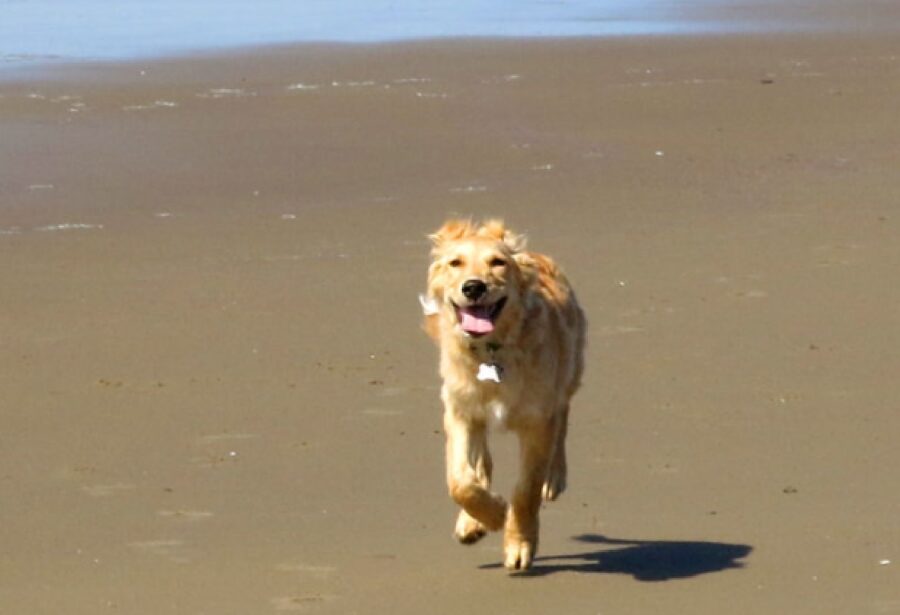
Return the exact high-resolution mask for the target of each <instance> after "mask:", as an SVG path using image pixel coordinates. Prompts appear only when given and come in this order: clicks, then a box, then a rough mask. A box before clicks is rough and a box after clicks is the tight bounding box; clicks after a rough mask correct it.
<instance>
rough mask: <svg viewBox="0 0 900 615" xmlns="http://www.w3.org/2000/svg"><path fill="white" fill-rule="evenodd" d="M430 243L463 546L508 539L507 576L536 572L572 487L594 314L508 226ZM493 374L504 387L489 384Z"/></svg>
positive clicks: (431, 315)
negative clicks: (496, 452) (506, 493)
mask: <svg viewBox="0 0 900 615" xmlns="http://www.w3.org/2000/svg"><path fill="white" fill-rule="evenodd" d="M430 238H431V240H432V243H433V249H432V253H431V255H432V263H431V266H430V267H429V269H428V291H427V301H426V303H425V304H423V305H426V316H425V330H426V331H427V332H428V334H429V335H430V336H431V337H432V338H433V339H434V340H435V341H436V342H437V343H438V345H439V346H440V372H441V376H442V377H443V381H444V382H443V387H442V390H441V398H442V400H443V402H444V429H445V432H446V436H447V484H448V487H449V490H450V496H451V497H452V498H453V499H454V500H455V501H456V503H457V504H459V505H460V507H461V508H462V510H461V511H460V513H459V518H458V519H457V523H456V529H455V535H456V537H457V539H459V541H460V542H463V543H466V544H469V543H473V542H475V541H476V540H478V539H479V538H481V537H482V536H484V535H485V533H486V532H487V531H494V530H500V529H501V528H502V529H503V530H504V538H503V550H504V565H505V566H506V567H507V568H509V569H512V570H518V569H525V568H528V567H529V566H530V565H531V562H532V560H533V558H534V556H535V553H536V551H537V544H538V511H539V509H540V505H541V500H542V499H544V500H554V499H556V497H557V496H559V494H560V493H561V492H562V491H563V490H564V489H565V487H566V453H565V438H566V429H567V423H568V414H569V400H570V399H571V397H572V395H573V394H574V393H575V391H576V390H577V389H578V386H579V384H580V379H581V373H582V369H583V350H584V344H585V329H586V322H585V318H584V314H583V313H582V311H581V308H580V307H579V306H578V303H577V302H576V300H575V294H574V293H573V291H572V289H571V287H570V286H569V282H568V280H566V277H565V276H564V275H563V274H562V272H561V271H560V270H559V268H558V267H557V266H556V264H555V263H554V262H553V260H551V259H550V258H549V257H547V256H544V255H542V254H537V253H535V252H527V251H525V249H524V248H525V241H524V238H523V237H521V236H519V235H516V234H514V233H512V232H510V231H508V230H507V229H506V228H505V227H504V225H503V223H502V222H499V221H496V220H491V221H488V222H485V223H484V224H481V225H477V224H474V223H472V222H471V221H467V220H451V221H448V222H447V223H445V224H444V225H443V226H442V227H441V228H440V229H439V230H438V231H437V232H436V233H434V234H433V235H431V236H430ZM467 283H468V285H467ZM478 292H481V293H482V294H480V295H479V296H477V297H475V294H476V293H478ZM467 293H468V294H467ZM470 295H472V296H470ZM498 312H499V313H498ZM464 322H465V324H463V323H464ZM464 329H465V330H464ZM467 331H469V332H467ZM471 331H476V333H472V332H471ZM485 365H487V366H488V367H489V373H490V370H492V369H496V370H497V371H496V373H498V374H500V377H499V380H500V382H495V381H494V379H491V378H487V379H479V377H478V374H479V370H480V369H482V368H484V366H485ZM490 366H494V367H490ZM498 423H499V424H500V426H501V427H504V428H508V429H510V430H512V431H514V432H515V433H516V434H517V435H518V437H519V441H520V447H521V454H520V468H519V473H520V474H519V479H518V482H517V483H516V486H515V488H514V491H513V494H512V498H511V501H510V503H509V504H507V502H506V501H505V500H504V499H503V498H502V497H501V496H499V495H497V494H495V493H493V492H491V490H490V481H491V469H492V464H491V456H490V452H489V451H488V447H487V432H488V429H489V427H490V426H491V425H492V424H498Z"/></svg>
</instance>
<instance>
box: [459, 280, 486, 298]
mask: <svg viewBox="0 0 900 615" xmlns="http://www.w3.org/2000/svg"><path fill="white" fill-rule="evenodd" d="M486 292H487V284H485V283H484V282H482V281H481V280H466V281H465V282H463V285H462V294H464V295H465V296H466V298H467V299H471V300H472V301H477V300H478V299H479V298H480V297H481V296H482V295H483V294H484V293H486Z"/></svg>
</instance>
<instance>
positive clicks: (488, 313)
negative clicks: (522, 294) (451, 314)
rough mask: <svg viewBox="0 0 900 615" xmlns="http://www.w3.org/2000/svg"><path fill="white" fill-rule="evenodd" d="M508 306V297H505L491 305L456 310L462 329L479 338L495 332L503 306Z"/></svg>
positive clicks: (457, 308)
mask: <svg viewBox="0 0 900 615" xmlns="http://www.w3.org/2000/svg"><path fill="white" fill-rule="evenodd" d="M504 305H506V297H503V298H502V299H500V300H499V301H497V302H496V303H493V304H491V305H467V306H465V307H460V306H458V305H456V304H454V307H455V308H456V317H457V318H458V319H459V326H460V328H461V329H462V330H463V331H465V332H466V333H468V334H469V335H471V336H474V337H479V336H481V335H487V334H488V333H491V332H492V331H493V330H494V323H495V322H496V321H497V317H498V316H500V312H501V311H502V310H503V306H504Z"/></svg>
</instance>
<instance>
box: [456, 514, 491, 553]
mask: <svg viewBox="0 0 900 615" xmlns="http://www.w3.org/2000/svg"><path fill="white" fill-rule="evenodd" d="M487 532H488V530H487V528H486V527H484V524H483V523H481V522H480V521H478V520H477V519H473V518H472V516H471V515H469V513H467V512H466V511H464V510H461V511H459V517H457V518H456V529H454V530H453V535H454V536H455V537H456V539H457V540H458V541H459V542H461V543H462V544H464V545H471V544H475V543H476V542H478V541H479V540H481V539H482V538H484V536H485V534H487Z"/></svg>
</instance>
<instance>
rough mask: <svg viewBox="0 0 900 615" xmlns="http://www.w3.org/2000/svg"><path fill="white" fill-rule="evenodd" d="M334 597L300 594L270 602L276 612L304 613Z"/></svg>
mask: <svg viewBox="0 0 900 615" xmlns="http://www.w3.org/2000/svg"><path fill="white" fill-rule="evenodd" d="M333 598H334V596H330V595H327V594H302V595H297V596H279V597H278V598H272V600H270V602H271V603H272V606H274V607H275V610H276V611H305V610H307V609H309V608H313V607H316V606H319V605H321V604H322V603H324V602H328V601H330V600H332V599H333Z"/></svg>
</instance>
